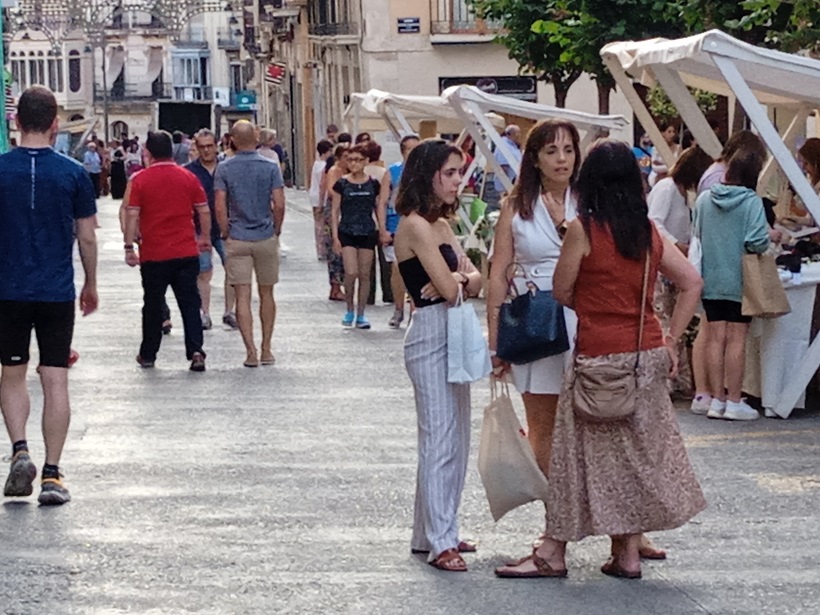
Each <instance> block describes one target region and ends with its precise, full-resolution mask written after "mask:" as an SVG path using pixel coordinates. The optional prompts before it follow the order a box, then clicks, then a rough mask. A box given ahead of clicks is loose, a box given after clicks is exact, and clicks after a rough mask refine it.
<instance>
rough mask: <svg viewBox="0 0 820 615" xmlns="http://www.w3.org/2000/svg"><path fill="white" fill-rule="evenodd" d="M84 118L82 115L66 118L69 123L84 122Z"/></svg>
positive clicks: (76, 114) (77, 114)
mask: <svg viewBox="0 0 820 615" xmlns="http://www.w3.org/2000/svg"><path fill="white" fill-rule="evenodd" d="M84 119H85V116H84V115H83V114H82V113H75V114H74V115H72V116H71V117H70V118H68V121H69V122H76V121H77V120H84Z"/></svg>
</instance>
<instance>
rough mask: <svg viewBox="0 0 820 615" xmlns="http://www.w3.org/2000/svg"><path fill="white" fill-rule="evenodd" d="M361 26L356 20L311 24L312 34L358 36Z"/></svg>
mask: <svg viewBox="0 0 820 615" xmlns="http://www.w3.org/2000/svg"><path fill="white" fill-rule="evenodd" d="M358 33H359V26H358V24H356V23H354V22H342V23H315V24H311V25H310V34H311V35H312V36H356V35H357V34H358Z"/></svg>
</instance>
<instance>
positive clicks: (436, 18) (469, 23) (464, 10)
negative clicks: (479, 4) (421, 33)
mask: <svg viewBox="0 0 820 615" xmlns="http://www.w3.org/2000/svg"><path fill="white" fill-rule="evenodd" d="M430 20H431V24H430V30H431V34H494V33H496V32H498V31H499V30H500V29H501V26H502V24H501V23H500V22H497V21H490V20H485V19H478V18H477V17H476V15H475V13H473V11H472V9H471V8H470V7H469V6H468V5H467V2H466V0H430Z"/></svg>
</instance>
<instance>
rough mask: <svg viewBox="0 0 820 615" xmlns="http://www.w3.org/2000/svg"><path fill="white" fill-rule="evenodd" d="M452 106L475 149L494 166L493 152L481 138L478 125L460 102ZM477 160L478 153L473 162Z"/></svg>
mask: <svg viewBox="0 0 820 615" xmlns="http://www.w3.org/2000/svg"><path fill="white" fill-rule="evenodd" d="M452 106H453V110H454V111H455V112H456V115H458V116H459V118H461V121H462V122H464V125H465V126H466V127H467V131H468V132H469V133H470V136H471V137H472V138H473V141H475V144H476V147H477V148H478V149H479V150H480V151H481V153H482V154H483V155H484V158H486V159H487V161H488V162H489V161H492V162H491V163H490V164H493V165H494V164H495V159H494V157H493V152H492V150H491V149H490V146H489V145H487V141H486V140H485V139H484V137H483V136H482V134H481V131H480V130H479V129H478V125H477V124H476V123H475V120H474V119H473V118H472V117H470V114H469V112H468V111H466V110H465V109H464V107H463V106H462V101H460V100H459V101H452ZM494 132H495V130H493V133H494ZM477 160H478V152H476V157H475V160H474V162H475V161H477ZM493 171H495V166H493ZM484 181H487V176H486V174H485V176H484Z"/></svg>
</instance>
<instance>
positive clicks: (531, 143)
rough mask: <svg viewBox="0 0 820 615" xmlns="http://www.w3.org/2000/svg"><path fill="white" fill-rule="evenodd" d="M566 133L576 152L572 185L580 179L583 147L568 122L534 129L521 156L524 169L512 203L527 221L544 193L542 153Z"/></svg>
mask: <svg viewBox="0 0 820 615" xmlns="http://www.w3.org/2000/svg"><path fill="white" fill-rule="evenodd" d="M562 130H563V131H566V132H567V134H569V136H570V138H571V139H572V147H573V149H574V150H575V166H574V167H573V168H572V176H571V177H570V180H569V181H570V186H572V185H573V184H574V183H575V179H576V178H577V177H578V169H580V168H581V147H580V144H579V143H580V140H581V139H580V137H579V136H578V129H577V128H576V127H575V125H574V124H573V123H572V122H569V121H567V120H557V119H552V118H550V119H546V120H541V121H540V122H538V123H537V124H536V125H535V126H533V127H532V129H530V132H529V134H527V142H526V143H525V144H524V154H523V155H522V156H521V170H520V171H519V173H518V181H516V183H515V186H513V190H512V193H510V203H511V204H512V208H513V211H515V212H516V213H517V214H518V215H519V216H521V218H522V219H524V220H530V219H531V218H532V207H533V203H534V202H535V199H537V198H538V195H539V194H541V171H540V170H539V169H538V154H539V153H540V152H541V150H542V149H544V148H545V147H546V146H547V145H549V144H550V143H554V142H555V140H556V139H557V138H558V135H559V134H560V133H561V131H562Z"/></svg>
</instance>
